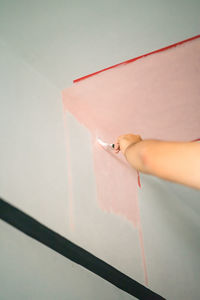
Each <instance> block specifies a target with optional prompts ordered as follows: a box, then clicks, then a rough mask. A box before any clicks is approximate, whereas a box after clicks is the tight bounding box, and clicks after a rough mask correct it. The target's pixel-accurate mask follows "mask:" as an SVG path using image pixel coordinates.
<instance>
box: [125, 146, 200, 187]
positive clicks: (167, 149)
mask: <svg viewBox="0 0 200 300" xmlns="http://www.w3.org/2000/svg"><path fill="white" fill-rule="evenodd" d="M125 156H126V158H127V160H128V162H129V163H130V164H131V165H132V166H133V167H134V168H135V169H137V170H139V171H140V172H143V173H148V174H152V175H155V176H158V177H161V178H164V179H167V180H170V181H175V182H178V183H182V184H186V185H189V186H193V187H196V188H200V144H197V143H189V142H164V141H158V140H143V141H141V142H139V143H137V144H135V145H130V146H129V147H128V148H127V149H126V152H125Z"/></svg>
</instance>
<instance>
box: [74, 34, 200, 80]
mask: <svg viewBox="0 0 200 300" xmlns="http://www.w3.org/2000/svg"><path fill="white" fill-rule="evenodd" d="M198 38H200V34H198V35H195V36H193V37H191V38H188V39H185V40H183V41H180V42H177V43H175V44H171V45H169V46H165V47H163V48H160V49H157V50H154V51H151V52H149V53H146V54H143V55H140V56H137V57H135V58H131V59H129V60H126V61H124V62H121V63H118V64H115V65H113V66H110V67H107V68H105V69H102V70H99V71H97V72H94V73H91V74H88V75H85V76H83V77H80V78H77V79H74V80H73V83H77V82H80V81H82V80H85V79H87V78H89V77H92V76H94V75H97V74H99V73H102V72H105V71H107V70H110V69H113V68H116V67H118V66H121V65H124V64H128V63H131V62H134V61H136V60H138V59H141V58H143V57H146V56H149V55H152V54H156V53H159V52H162V51H165V50H168V49H170V48H173V47H176V46H179V45H181V44H184V43H187V42H190V41H192V40H195V39H198Z"/></svg>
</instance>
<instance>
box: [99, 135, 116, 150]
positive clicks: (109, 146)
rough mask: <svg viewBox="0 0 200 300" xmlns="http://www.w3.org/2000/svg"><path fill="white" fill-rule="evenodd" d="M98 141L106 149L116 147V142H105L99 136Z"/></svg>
mask: <svg viewBox="0 0 200 300" xmlns="http://www.w3.org/2000/svg"><path fill="white" fill-rule="evenodd" d="M97 142H98V143H99V144H100V145H101V146H102V147H103V148H104V149H114V148H115V144H109V143H105V142H103V141H102V140H101V139H100V138H97Z"/></svg>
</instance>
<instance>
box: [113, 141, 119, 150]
mask: <svg viewBox="0 0 200 300" xmlns="http://www.w3.org/2000/svg"><path fill="white" fill-rule="evenodd" d="M114 150H115V153H119V151H120V144H119V142H118V141H117V142H116V143H115V148H114Z"/></svg>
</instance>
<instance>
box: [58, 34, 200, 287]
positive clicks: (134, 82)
mask: <svg viewBox="0 0 200 300" xmlns="http://www.w3.org/2000/svg"><path fill="white" fill-rule="evenodd" d="M63 103H64V109H65V110H66V111H69V112H71V113H72V114H73V115H74V116H75V117H76V119H77V120H78V121H79V122H80V123H81V124H83V125H84V126H85V127H87V128H88V130H89V131H90V132H91V133H92V135H93V146H94V147H93V151H94V166H95V174H96V182H97V194H98V201H99V205H100V207H101V208H102V209H104V210H106V211H109V212H113V213H116V214H118V215H122V216H124V217H125V218H127V219H128V220H129V221H130V222H131V223H132V224H133V225H134V226H137V228H138V230H139V236H140V245H141V249H142V260H143V266H144V272H145V278H146V279H145V281H146V282H147V271H146V263H145V256H144V249H143V239H142V235H141V225H140V218H139V208H138V202H137V180H138V178H137V172H136V171H135V170H133V169H132V168H131V167H130V166H129V165H128V164H127V162H126V161H125V159H124V157H123V156H122V155H121V154H119V155H115V154H113V153H112V152H107V151H105V150H103V149H102V148H101V147H100V146H99V145H97V143H96V138H97V137H100V138H101V139H102V140H104V141H106V142H110V143H112V142H115V140H116V138H117V137H118V136H119V135H121V134H124V133H134V134H140V135H141V136H142V137H143V138H144V139H149V138H150V139H151V138H153V139H163V140H176V141H178V140H182V141H187V140H188V141H189V140H192V139H196V138H198V137H199V133H200V118H199V116H200V38H198V39H195V40H193V41H190V42H187V43H185V44H182V45H179V46H177V47H174V48H170V49H169V50H167V51H164V52H160V53H157V54H153V55H149V56H146V57H144V58H141V59H140V60H137V61H135V62H130V63H129V64H125V65H120V66H118V67H117V68H113V69H109V70H107V71H106V72H103V73H100V74H98V75H95V76H93V77H89V78H88V79H86V80H84V81H80V82H79V83H76V84H74V86H72V87H71V88H68V89H66V90H64V91H63Z"/></svg>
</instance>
